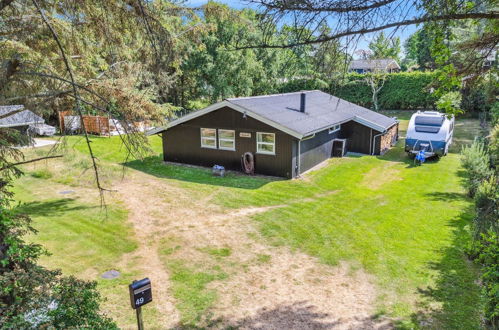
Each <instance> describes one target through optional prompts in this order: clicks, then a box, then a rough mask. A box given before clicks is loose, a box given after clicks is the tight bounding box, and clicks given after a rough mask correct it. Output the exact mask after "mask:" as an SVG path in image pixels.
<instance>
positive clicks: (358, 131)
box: [340, 121, 380, 154]
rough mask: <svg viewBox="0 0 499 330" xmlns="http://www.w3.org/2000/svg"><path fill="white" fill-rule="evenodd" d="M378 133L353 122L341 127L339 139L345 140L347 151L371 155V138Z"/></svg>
mask: <svg viewBox="0 0 499 330" xmlns="http://www.w3.org/2000/svg"><path fill="white" fill-rule="evenodd" d="M379 133H380V132H378V131H376V130H373V129H371V128H369V127H367V126H364V125H362V124H359V123H357V122H355V121H349V122H346V123H344V124H342V125H341V131H340V137H341V138H343V139H347V146H346V149H347V151H351V152H359V153H362V154H371V152H372V150H370V148H372V144H371V143H372V141H371V140H372V137H373V136H375V135H376V134H379Z"/></svg>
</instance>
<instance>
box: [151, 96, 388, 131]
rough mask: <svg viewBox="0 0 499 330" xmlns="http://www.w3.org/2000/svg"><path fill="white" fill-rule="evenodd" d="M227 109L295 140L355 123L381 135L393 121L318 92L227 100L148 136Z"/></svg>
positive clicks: (157, 129)
mask: <svg viewBox="0 0 499 330" xmlns="http://www.w3.org/2000/svg"><path fill="white" fill-rule="evenodd" d="M302 93H305V95H306V99H305V112H300V98H301V94H302ZM223 107H229V108H232V109H234V110H236V111H239V112H241V113H243V114H246V115H247V116H249V117H252V118H254V119H257V120H259V121H262V122H264V123H266V124H268V125H270V126H272V127H275V128H277V129H279V130H281V131H283V132H286V133H288V134H290V135H292V136H294V137H296V138H299V139H301V138H303V137H305V136H309V135H311V134H314V133H317V132H320V131H323V130H325V129H328V128H329V127H331V126H333V125H337V124H341V123H344V122H347V121H351V120H353V121H356V122H358V123H361V124H363V125H365V126H368V127H370V128H373V129H375V130H377V131H380V132H383V131H385V130H386V129H388V128H390V127H391V126H393V125H394V124H395V123H396V120H395V119H393V118H390V117H387V116H384V115H382V114H379V113H377V112H374V111H371V110H369V109H366V108H363V107H361V106H358V105H356V104H353V103H350V102H347V101H345V100H342V99H340V98H337V97H335V96H332V95H329V94H327V93H324V92H321V91H304V92H295V93H286V94H275V95H263V96H253V97H241V98H230V99H226V100H225V101H222V102H219V103H216V104H213V105H211V106H209V107H207V108H204V109H202V110H198V111H195V112H192V113H190V114H188V115H186V116H183V117H181V118H178V119H176V120H174V121H172V122H170V123H169V124H168V125H167V126H164V127H158V128H156V129H153V130H151V131H149V132H148V135H152V134H157V133H160V132H162V131H165V130H167V129H168V128H171V127H174V126H176V125H179V124H181V123H184V122H186V121H189V120H191V119H194V118H196V117H199V116H202V115H204V114H207V113H209V112H212V111H215V110H217V109H220V108H223Z"/></svg>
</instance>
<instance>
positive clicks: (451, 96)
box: [437, 92, 463, 115]
mask: <svg viewBox="0 0 499 330" xmlns="http://www.w3.org/2000/svg"><path fill="white" fill-rule="evenodd" d="M460 106H461V94H460V93H459V92H448V93H446V94H444V95H442V96H441V97H440V98H439V99H438V101H437V109H438V110H440V111H441V112H443V113H447V114H453V115H457V114H458V113H462V112H463V111H462V110H461V108H460Z"/></svg>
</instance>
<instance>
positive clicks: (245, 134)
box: [239, 132, 251, 138]
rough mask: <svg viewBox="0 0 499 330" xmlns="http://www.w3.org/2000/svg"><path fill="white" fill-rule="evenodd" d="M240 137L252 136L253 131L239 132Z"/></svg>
mask: <svg viewBox="0 0 499 330" xmlns="http://www.w3.org/2000/svg"><path fill="white" fill-rule="evenodd" d="M239 137H243V138H250V137H251V133H245V132H240V133H239Z"/></svg>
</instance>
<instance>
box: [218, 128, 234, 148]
mask: <svg viewBox="0 0 499 330" xmlns="http://www.w3.org/2000/svg"><path fill="white" fill-rule="evenodd" d="M222 131H225V132H232V134H233V136H234V138H232V139H227V138H222V137H221V136H222V135H221V134H220V133H221V132H222ZM221 141H225V142H227V141H230V142H232V143H233V145H234V147H233V148H226V147H222V144H221V143H220V142H221ZM218 149H220V150H230V151H235V150H236V131H235V130H233V129H220V128H219V129H218Z"/></svg>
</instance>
